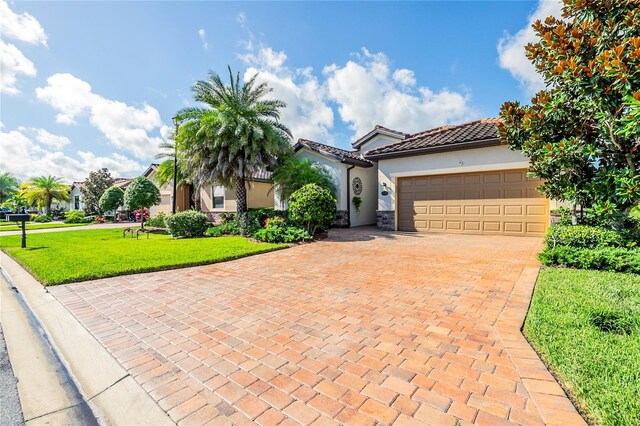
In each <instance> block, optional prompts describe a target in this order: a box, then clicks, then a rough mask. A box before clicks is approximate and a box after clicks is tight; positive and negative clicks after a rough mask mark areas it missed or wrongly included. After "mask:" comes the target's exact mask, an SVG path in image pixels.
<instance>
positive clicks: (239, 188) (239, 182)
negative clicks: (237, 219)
mask: <svg viewBox="0 0 640 426" xmlns="http://www.w3.org/2000/svg"><path fill="white" fill-rule="evenodd" d="M236 206H237V213H238V215H242V214H246V213H247V186H246V182H245V180H244V176H242V177H237V178H236Z"/></svg>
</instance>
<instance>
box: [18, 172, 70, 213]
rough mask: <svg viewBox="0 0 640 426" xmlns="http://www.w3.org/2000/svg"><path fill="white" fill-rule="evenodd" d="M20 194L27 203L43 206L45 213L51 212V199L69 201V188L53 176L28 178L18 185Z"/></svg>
mask: <svg viewBox="0 0 640 426" xmlns="http://www.w3.org/2000/svg"><path fill="white" fill-rule="evenodd" d="M20 189H21V190H20V195H21V196H23V197H25V198H26V199H27V202H28V203H29V204H35V205H37V206H38V207H45V209H46V211H47V214H51V203H52V202H53V201H69V192H70V191H71V188H69V187H68V186H67V185H65V184H63V183H61V182H60V178H57V177H55V176H39V177H34V178H31V179H29V180H28V181H27V182H26V183H24V184H22V186H21V187H20Z"/></svg>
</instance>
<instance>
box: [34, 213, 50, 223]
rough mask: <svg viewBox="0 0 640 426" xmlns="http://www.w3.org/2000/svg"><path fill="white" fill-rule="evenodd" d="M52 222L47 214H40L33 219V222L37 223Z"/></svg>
mask: <svg viewBox="0 0 640 426" xmlns="http://www.w3.org/2000/svg"><path fill="white" fill-rule="evenodd" d="M52 220H53V218H52V217H51V216H49V215H48V214H41V215H40V216H38V217H36V218H35V219H33V221H34V222H38V223H44V222H51V221H52Z"/></svg>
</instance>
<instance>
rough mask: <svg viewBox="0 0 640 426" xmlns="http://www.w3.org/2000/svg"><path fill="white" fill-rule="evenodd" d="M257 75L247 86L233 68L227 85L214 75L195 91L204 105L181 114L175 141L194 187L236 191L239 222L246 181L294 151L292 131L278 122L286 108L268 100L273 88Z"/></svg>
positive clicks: (244, 201)
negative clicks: (222, 186)
mask: <svg viewBox="0 0 640 426" xmlns="http://www.w3.org/2000/svg"><path fill="white" fill-rule="evenodd" d="M256 77H257V74H256V75H254V76H253V77H252V78H251V79H249V81H247V82H246V83H243V82H242V81H241V80H240V73H237V74H236V77H235V79H234V77H233V73H232V72H231V67H229V79H230V85H228V86H227V85H225V84H224V83H223V82H222V79H221V78H220V76H219V75H218V74H216V73H210V74H209V78H208V79H207V80H205V81H197V82H196V83H195V84H194V85H193V87H192V90H193V92H194V99H195V100H196V101H198V102H202V103H203V104H205V107H193V108H185V109H183V110H181V111H179V112H178V114H177V118H178V121H179V123H180V127H179V129H178V133H177V135H176V143H177V144H178V161H179V163H182V164H183V165H184V169H183V170H189V175H190V177H191V180H192V182H193V183H194V184H195V186H196V187H201V185H203V184H214V183H216V184H219V185H224V186H228V187H231V188H234V189H235V191H236V202H237V214H238V217H239V218H240V219H241V220H244V218H245V217H246V212H247V192H246V191H247V187H246V185H247V182H249V183H250V182H251V181H252V177H253V176H254V175H255V174H256V173H258V172H259V171H262V170H265V169H268V168H270V167H272V166H274V165H275V164H276V163H277V160H278V157H280V156H282V155H287V154H288V153H289V152H290V150H291V145H290V144H289V141H290V140H291V131H290V130H289V129H288V128H287V127H286V126H285V125H284V124H282V123H280V121H279V120H280V109H282V108H284V107H285V106H286V105H285V103H284V102H282V101H279V100H270V99H264V97H265V96H266V95H267V94H268V93H270V92H271V89H270V88H269V87H268V86H267V84H266V83H261V84H257V83H256Z"/></svg>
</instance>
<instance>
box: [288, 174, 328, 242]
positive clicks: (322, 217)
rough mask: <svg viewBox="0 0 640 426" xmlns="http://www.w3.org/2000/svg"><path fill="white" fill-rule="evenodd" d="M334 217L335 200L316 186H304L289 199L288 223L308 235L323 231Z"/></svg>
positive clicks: (324, 190)
mask: <svg viewBox="0 0 640 426" xmlns="http://www.w3.org/2000/svg"><path fill="white" fill-rule="evenodd" d="M335 217H336V199H335V198H334V197H333V195H331V193H330V192H329V191H327V190H326V189H324V188H321V187H319V186H318V185H315V184H308V185H305V186H303V187H302V188H300V189H299V190H297V191H296V192H294V193H293V194H291V197H290V198H289V211H288V219H289V221H290V222H291V223H292V224H293V225H296V226H299V227H301V228H303V229H304V230H305V231H307V232H308V233H309V234H310V235H315V234H316V233H319V232H323V231H325V230H326V229H327V228H329V226H330V225H331V222H333V220H334V219H335Z"/></svg>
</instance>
